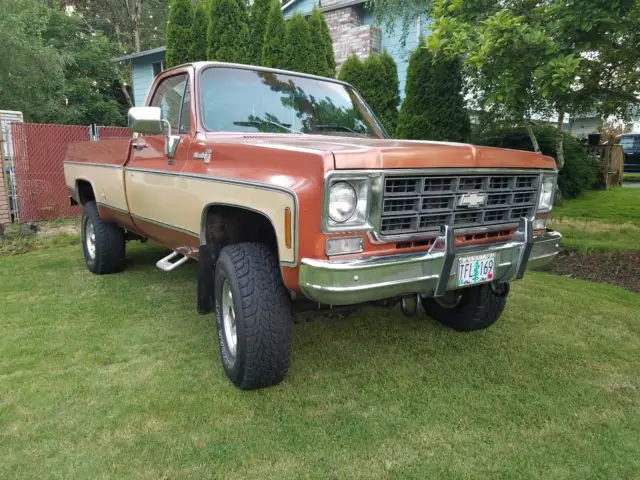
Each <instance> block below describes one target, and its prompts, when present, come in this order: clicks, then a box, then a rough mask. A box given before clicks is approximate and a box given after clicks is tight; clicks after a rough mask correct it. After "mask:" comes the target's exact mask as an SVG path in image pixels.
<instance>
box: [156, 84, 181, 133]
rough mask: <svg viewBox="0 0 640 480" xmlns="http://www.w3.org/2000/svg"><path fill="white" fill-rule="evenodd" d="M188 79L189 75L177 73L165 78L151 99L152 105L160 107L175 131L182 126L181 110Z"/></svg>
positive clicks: (163, 116)
mask: <svg viewBox="0 0 640 480" xmlns="http://www.w3.org/2000/svg"><path fill="white" fill-rule="evenodd" d="M187 81H188V76H187V75H176V76H174V77H169V78H167V79H166V80H163V81H162V82H161V83H160V85H158V88H157V89H156V92H155V93H154V94H153V98H152V100H151V106H152V107H160V109H161V110H162V118H163V119H164V120H167V121H168V122H169V123H170V124H171V128H172V129H173V130H174V131H177V130H178V128H179V126H180V111H181V109H182V104H183V97H184V92H185V87H186V86H187Z"/></svg>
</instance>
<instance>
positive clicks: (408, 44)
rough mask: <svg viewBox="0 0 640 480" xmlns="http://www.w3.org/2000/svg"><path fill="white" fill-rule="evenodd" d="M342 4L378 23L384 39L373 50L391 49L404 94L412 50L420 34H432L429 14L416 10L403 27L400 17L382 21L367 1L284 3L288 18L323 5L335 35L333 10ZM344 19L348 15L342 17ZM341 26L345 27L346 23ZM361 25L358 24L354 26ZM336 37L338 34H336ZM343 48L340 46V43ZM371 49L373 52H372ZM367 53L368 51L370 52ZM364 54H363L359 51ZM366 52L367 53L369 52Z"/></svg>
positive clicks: (361, 20) (361, 19)
mask: <svg viewBox="0 0 640 480" xmlns="http://www.w3.org/2000/svg"><path fill="white" fill-rule="evenodd" d="M341 4H344V8H345V9H346V8H349V9H353V11H355V13H356V17H357V23H358V24H359V25H361V26H371V27H377V28H378V29H379V31H380V43H379V46H378V47H375V46H372V48H371V50H370V51H374V52H382V51H384V50H387V51H388V52H389V53H390V54H391V56H392V57H393V59H394V60H395V62H396V64H397V66H398V77H399V80H400V91H401V96H402V97H404V89H405V84H406V81H407V69H408V67H409V58H410V57H411V53H412V52H413V51H414V50H415V49H416V48H417V47H418V44H419V41H420V37H421V36H423V35H426V34H428V32H429V30H428V28H429V19H428V17H426V16H422V17H420V16H419V15H417V14H416V19H415V21H414V22H411V24H410V25H408V28H407V30H406V31H404V30H403V21H402V20H401V19H398V20H396V21H394V22H391V23H389V22H384V21H381V22H378V19H377V18H376V16H375V14H374V13H373V10H372V9H371V8H369V7H368V5H367V2H349V1H345V2H340V1H337V0H332V1H326V0H325V1H320V0H297V1H290V2H287V3H285V5H284V7H283V8H284V15H285V17H286V18H290V17H291V16H292V15H294V14H296V13H302V14H304V15H308V14H310V13H311V11H312V10H313V8H314V7H316V6H319V7H321V8H323V10H324V11H325V18H326V19H327V22H328V23H329V28H330V29H331V30H332V35H335V31H334V27H333V26H332V25H331V21H332V13H329V12H335V11H336V9H340V8H341V6H342V5H341ZM342 21H343V22H344V17H343V18H342ZM337 28H344V27H342V26H340V27H337ZM353 28H357V27H353ZM334 41H335V36H334ZM338 48H339V47H338ZM368 53H370V52H368ZM368 53H367V54H368ZM358 54H359V55H360V56H361V57H362V56H363V55H361V54H360V52H358ZM365 56H366V55H365Z"/></svg>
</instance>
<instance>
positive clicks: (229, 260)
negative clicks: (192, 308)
mask: <svg viewBox="0 0 640 480" xmlns="http://www.w3.org/2000/svg"><path fill="white" fill-rule="evenodd" d="M214 291H215V299H216V325H217V329H218V343H219V344H220V357H221V359H222V364H223V366H224V370H225V373H226V374H227V376H228V377H229V379H230V380H231V381H232V382H233V383H234V384H235V385H236V386H237V387H239V388H241V389H243V390H252V389H257V388H264V387H269V386H272V385H277V384H278V383H280V382H282V380H284V378H285V377H286V376H287V372H288V370H289V364H290V362H291V322H292V320H291V300H290V298H289V294H288V292H287V290H286V288H285V286H284V284H283V282H282V277H281V275H280V266H279V263H278V260H277V258H276V256H275V255H274V254H273V252H271V250H270V249H269V248H268V247H267V246H266V245H262V244H258V243H241V244H236V245H229V246H226V247H224V248H223V249H222V250H221V252H220V256H219V258H218V262H217V264H216V271H215V281H214Z"/></svg>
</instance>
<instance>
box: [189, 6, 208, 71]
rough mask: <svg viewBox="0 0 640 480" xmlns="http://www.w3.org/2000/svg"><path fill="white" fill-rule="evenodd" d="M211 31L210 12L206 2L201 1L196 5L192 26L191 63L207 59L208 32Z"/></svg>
mask: <svg viewBox="0 0 640 480" xmlns="http://www.w3.org/2000/svg"><path fill="white" fill-rule="evenodd" d="M208 30H209V11H208V10H207V3H206V1H205V0H200V1H199V2H198V4H197V5H196V9H195V12H194V14H193V24H192V25H191V45H189V57H190V59H191V61H194V62H198V61H200V60H206V59H207V31H208Z"/></svg>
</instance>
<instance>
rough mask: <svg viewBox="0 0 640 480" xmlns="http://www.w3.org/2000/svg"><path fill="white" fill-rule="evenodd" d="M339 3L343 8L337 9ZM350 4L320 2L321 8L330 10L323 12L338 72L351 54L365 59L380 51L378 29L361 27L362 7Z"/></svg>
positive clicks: (369, 26) (368, 26) (322, 0)
mask: <svg viewBox="0 0 640 480" xmlns="http://www.w3.org/2000/svg"><path fill="white" fill-rule="evenodd" d="M341 3H345V6H344V8H339V5H340V4H341ZM352 3H353V2H349V1H346V2H345V0H321V2H320V6H321V7H322V8H332V9H331V10H329V11H327V12H325V14H324V17H325V19H326V20H327V24H328V25H329V31H330V32H331V38H332V40H333V50H334V52H335V56H336V66H337V69H338V71H339V70H340V68H341V67H342V64H343V63H344V61H345V60H346V59H347V58H348V57H349V56H350V55H351V54H352V53H355V54H356V55H357V56H358V57H359V58H361V59H365V58H366V57H368V56H369V55H370V54H371V53H372V52H375V53H380V50H381V42H382V33H381V32H380V29H379V28H377V27H376V26H373V25H363V23H362V14H361V12H362V5H361V4H360V5H352ZM334 8H335V9H334Z"/></svg>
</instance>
